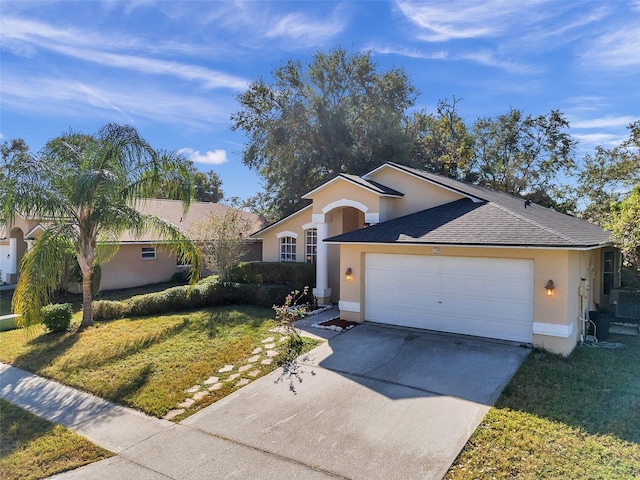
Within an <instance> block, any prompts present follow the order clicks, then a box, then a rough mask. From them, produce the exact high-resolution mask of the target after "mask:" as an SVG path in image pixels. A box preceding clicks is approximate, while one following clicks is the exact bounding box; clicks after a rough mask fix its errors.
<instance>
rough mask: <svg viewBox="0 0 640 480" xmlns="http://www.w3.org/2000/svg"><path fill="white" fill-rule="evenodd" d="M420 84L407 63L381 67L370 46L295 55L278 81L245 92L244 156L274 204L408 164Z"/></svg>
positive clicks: (282, 209) (240, 120)
mask: <svg viewBox="0 0 640 480" xmlns="http://www.w3.org/2000/svg"><path fill="white" fill-rule="evenodd" d="M415 98H416V89H415V88H414V87H413V86H412V85H411V83H410V81H409V77H408V75H407V74H406V73H405V72H404V70H403V69H401V68H392V69H390V70H387V71H379V69H378V66H377V65H376V64H375V63H374V62H373V61H372V59H371V55H370V53H368V52H365V53H356V54H352V55H350V54H348V53H347V52H346V51H345V50H343V49H341V48H337V49H335V50H333V51H331V52H329V53H322V52H319V53H316V54H315V55H314V56H313V59H312V61H311V62H310V63H309V64H308V65H303V64H302V63H301V62H298V61H294V60H289V61H287V62H285V63H284V64H282V65H281V66H279V67H278V68H276V70H275V71H274V72H273V81H272V82H269V81H266V80H264V79H262V78H261V79H259V80H257V81H254V82H252V83H251V84H250V85H249V88H248V89H247V91H246V92H244V93H242V94H240V95H239V96H238V101H239V103H240V110H239V111H237V112H236V113H234V114H233V115H232V116H231V122H232V129H233V130H241V131H243V132H244V133H245V134H246V135H247V137H248V142H247V144H246V145H245V147H244V150H243V152H242V161H243V163H244V164H245V165H247V166H248V167H250V168H252V169H255V170H257V171H258V172H259V174H260V175H261V176H262V178H263V179H264V188H265V194H266V196H267V198H268V203H269V206H270V208H271V209H273V210H275V211H277V212H278V213H279V214H281V215H286V214H289V213H291V212H293V211H295V210H296V209H298V208H300V207H301V206H302V204H301V203H300V202H301V200H300V197H301V196H302V195H303V194H305V193H307V192H308V191H310V190H312V189H313V188H315V187H316V186H318V185H320V184H321V183H322V182H324V181H326V180H328V179H330V178H332V177H334V176H336V175H337V174H339V173H341V172H349V173H352V174H356V175H359V174H363V173H365V172H367V171H369V170H372V169H373V168H375V167H377V166H378V165H379V164H380V163H381V162H382V161H388V160H392V161H398V162H401V163H403V162H405V161H406V160H407V159H408V158H409V152H410V144H409V141H408V139H407V136H406V129H405V128H404V124H403V121H404V117H405V113H406V110H407V109H408V108H409V107H411V106H412V105H413V104H414V102H415Z"/></svg>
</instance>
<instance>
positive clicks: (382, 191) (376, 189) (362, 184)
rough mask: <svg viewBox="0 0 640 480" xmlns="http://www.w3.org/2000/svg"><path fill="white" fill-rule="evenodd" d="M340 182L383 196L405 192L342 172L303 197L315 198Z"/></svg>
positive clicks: (393, 195) (399, 194)
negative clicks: (317, 194)
mask: <svg viewBox="0 0 640 480" xmlns="http://www.w3.org/2000/svg"><path fill="white" fill-rule="evenodd" d="M338 182H348V183H350V184H352V185H354V186H356V187H359V188H364V189H366V190H369V191H371V192H373V193H375V194H377V195H380V196H383V197H401V196H403V195H404V194H403V193H401V192H399V191H397V190H394V189H393V188H389V187H386V186H384V185H382V184H381V183H378V182H375V181H372V180H367V179H365V178H363V177H358V176H357V175H350V174H347V173H340V174H339V175H338V176H336V177H334V178H332V179H331V180H329V181H328V182H325V183H323V184H322V185H320V186H319V187H317V188H315V189H313V190H311V191H310V192H308V193H305V194H304V195H303V196H302V198H304V199H313V196H314V195H315V194H316V193H318V192H320V191H322V190H324V189H326V188H328V187H330V186H331V185H334V184H335V183H338Z"/></svg>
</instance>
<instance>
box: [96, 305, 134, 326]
mask: <svg viewBox="0 0 640 480" xmlns="http://www.w3.org/2000/svg"><path fill="white" fill-rule="evenodd" d="M126 316H128V310H127V304H126V302H120V301H117V300H98V301H94V302H93V320H94V321H96V322H103V321H105V320H115V319H116V318H124V317H126Z"/></svg>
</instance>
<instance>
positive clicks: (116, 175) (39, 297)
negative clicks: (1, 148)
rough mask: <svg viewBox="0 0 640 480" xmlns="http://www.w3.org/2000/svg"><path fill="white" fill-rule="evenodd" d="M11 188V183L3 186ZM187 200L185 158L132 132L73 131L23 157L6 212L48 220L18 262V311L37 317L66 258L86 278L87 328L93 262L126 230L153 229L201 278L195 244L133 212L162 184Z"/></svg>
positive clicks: (5, 200)
mask: <svg viewBox="0 0 640 480" xmlns="http://www.w3.org/2000/svg"><path fill="white" fill-rule="evenodd" d="M5 183H6V182H5ZM163 185H164V186H165V188H166V186H167V185H169V186H170V187H171V191H170V194H172V195H174V196H175V197H177V198H180V199H182V200H183V202H184V208H185V211H186V209H187V208H188V206H189V202H190V201H191V198H192V188H193V187H192V185H193V183H192V178H191V175H190V173H189V171H188V169H186V168H185V163H184V159H183V158H182V157H181V156H180V155H177V154H175V153H173V152H158V151H155V150H154V149H153V148H151V146H150V145H149V144H148V143H147V142H146V141H145V140H144V139H143V138H142V137H140V136H139V134H138V132H137V131H136V130H135V129H134V128H133V127H129V126H121V125H116V124H108V125H106V126H104V127H103V128H102V129H100V130H99V131H98V133H97V134H95V135H87V134H83V133H77V132H73V131H70V132H69V133H67V134H64V135H62V136H60V137H58V138H55V139H53V140H51V141H50V142H48V143H47V145H46V146H45V148H44V149H43V150H42V151H41V152H40V153H39V154H38V155H26V156H23V157H22V161H21V168H20V169H19V171H18V172H17V173H16V175H15V176H14V178H13V181H12V182H11V183H10V184H7V186H8V188H7V190H4V191H3V196H2V198H1V201H2V204H1V207H2V211H3V212H6V214H7V220H8V221H9V222H11V221H12V219H13V218H15V217H14V215H15V214H16V213H17V214H19V215H21V216H33V217H35V218H40V219H43V220H44V221H45V222H46V227H47V228H46V230H45V232H44V233H43V235H42V236H41V237H40V238H38V240H37V241H36V242H34V244H33V248H32V249H31V250H29V251H28V252H27V253H26V254H25V256H24V258H23V261H22V263H21V266H20V276H19V281H18V285H17V287H16V290H15V292H14V295H13V307H14V311H16V313H20V314H22V319H23V322H24V323H25V324H32V323H36V322H38V321H39V319H40V309H41V307H42V306H43V305H44V304H46V303H47V302H48V299H49V296H50V295H51V293H52V292H53V290H54V288H55V286H56V283H57V281H58V280H59V279H60V275H61V274H62V272H63V271H64V266H65V265H64V264H65V261H66V260H67V259H68V258H69V256H68V254H69V252H73V254H74V255H75V258H76V260H77V262H78V265H79V267H80V270H81V272H82V283H83V314H82V325H90V324H92V323H93V318H92V310H91V300H92V293H91V281H92V277H93V272H94V268H95V265H96V264H102V263H104V262H106V261H107V260H108V259H109V258H110V257H111V256H112V255H113V254H114V253H115V251H116V250H117V243H115V242H114V241H116V240H117V239H118V238H119V237H120V235H121V234H122V233H123V232H125V231H130V232H132V233H133V234H134V235H137V236H140V235H142V234H144V233H146V232H148V231H150V232H153V233H154V234H155V235H156V236H157V237H158V238H160V239H163V240H161V243H164V244H165V245H166V247H167V248H169V249H174V250H176V251H177V252H178V254H179V255H181V256H182V257H184V258H185V259H186V260H188V261H189V263H191V265H192V266H193V271H194V273H195V274H194V275H192V277H191V278H192V281H193V282H195V281H196V280H197V276H198V274H199V272H200V264H201V258H200V254H199V251H198V249H197V247H196V245H195V244H194V242H193V241H192V240H191V239H190V238H188V237H187V236H186V235H184V234H183V233H182V232H181V231H180V230H179V229H177V228H176V227H175V226H173V225H171V224H170V223H168V222H166V221H164V220H162V219H160V218H158V217H155V216H152V215H145V214H142V213H141V212H140V211H138V210H137V209H136V206H137V205H138V204H139V202H141V201H142V200H143V199H145V198H153V197H154V196H155V194H156V193H157V191H158V189H159V188H161V187H162V186H163Z"/></svg>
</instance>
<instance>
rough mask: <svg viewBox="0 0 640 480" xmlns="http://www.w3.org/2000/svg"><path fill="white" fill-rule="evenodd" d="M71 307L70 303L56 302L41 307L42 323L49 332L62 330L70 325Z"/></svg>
mask: <svg viewBox="0 0 640 480" xmlns="http://www.w3.org/2000/svg"><path fill="white" fill-rule="evenodd" d="M72 315H73V309H72V307H71V304H70V303H56V304H52V305H46V306H44V307H42V323H43V324H44V326H45V327H47V329H49V331H50V332H54V333H56V332H64V331H66V330H68V329H69V327H70V326H71V317H72Z"/></svg>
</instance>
